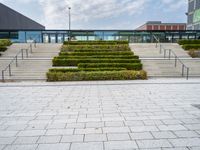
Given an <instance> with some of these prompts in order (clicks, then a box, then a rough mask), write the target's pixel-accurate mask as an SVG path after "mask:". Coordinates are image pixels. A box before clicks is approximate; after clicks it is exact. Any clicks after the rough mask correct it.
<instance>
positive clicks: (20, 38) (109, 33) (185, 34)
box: [0, 30, 200, 43]
mask: <svg viewBox="0 0 200 150" xmlns="http://www.w3.org/2000/svg"><path fill="white" fill-rule="evenodd" d="M154 36H156V37H157V38H158V39H160V41H161V42H177V40H179V39H200V31H198V30H197V31H194V30H188V31H136V30H129V31H125V30H115V31H113V30H105V31H103V30H96V31H92V30H80V31H79V30H72V31H67V30H44V31H0V38H9V39H11V40H12V41H13V42H19V43H26V42H27V41H28V40H35V41H36V42H37V43H62V42H63V41H67V40H69V37H71V40H74V41H94V40H107V41H109V40H126V41H129V42H130V43H152V42H156V41H155V39H154Z"/></svg>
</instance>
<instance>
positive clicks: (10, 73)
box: [1, 44, 32, 82]
mask: <svg viewBox="0 0 200 150" xmlns="http://www.w3.org/2000/svg"><path fill="white" fill-rule="evenodd" d="M29 49H30V53H32V44H30V45H29V48H26V49H21V50H20V51H19V52H18V53H17V54H16V55H15V56H14V57H13V59H12V60H11V62H10V63H9V64H8V65H7V66H6V67H5V68H4V69H3V70H2V71H1V73H2V82H5V72H6V71H7V70H8V71H9V76H12V70H11V65H12V64H13V63H14V62H15V64H16V67H18V58H19V55H21V59H22V60H23V59H24V51H25V53H26V58H28V51H29Z"/></svg>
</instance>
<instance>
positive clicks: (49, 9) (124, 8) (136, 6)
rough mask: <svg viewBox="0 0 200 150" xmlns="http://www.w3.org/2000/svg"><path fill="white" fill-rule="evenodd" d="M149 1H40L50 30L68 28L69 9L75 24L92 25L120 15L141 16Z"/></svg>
mask: <svg viewBox="0 0 200 150" xmlns="http://www.w3.org/2000/svg"><path fill="white" fill-rule="evenodd" d="M148 1H149V0H123V1H121V0H84V1H83V0H39V4H40V5H41V6H42V8H43V12H44V16H45V18H44V19H45V21H44V23H45V24H46V26H47V27H48V28H66V27H67V24H68V7H69V6H70V7H71V8H72V10H71V13H72V21H73V23H81V22H82V23H90V22H91V21H95V20H99V19H105V18H106V19H111V18H117V17H119V16H120V15H123V14H124V15H127V16H130V15H133V14H139V13H140V12H141V10H142V9H143V8H144V6H145V4H146V2H148Z"/></svg>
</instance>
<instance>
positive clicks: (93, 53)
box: [59, 52, 134, 56]
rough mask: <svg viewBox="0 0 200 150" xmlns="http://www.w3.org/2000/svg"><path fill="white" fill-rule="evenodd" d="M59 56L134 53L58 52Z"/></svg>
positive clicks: (130, 53)
mask: <svg viewBox="0 0 200 150" xmlns="http://www.w3.org/2000/svg"><path fill="white" fill-rule="evenodd" d="M59 55H60V56H93V55H134V53H133V52H60V54H59Z"/></svg>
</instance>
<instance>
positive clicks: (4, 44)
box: [0, 39, 12, 46]
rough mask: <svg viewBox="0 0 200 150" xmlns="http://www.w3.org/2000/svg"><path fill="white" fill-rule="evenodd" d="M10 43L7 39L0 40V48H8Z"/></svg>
mask: <svg viewBox="0 0 200 150" xmlns="http://www.w3.org/2000/svg"><path fill="white" fill-rule="evenodd" d="M10 45H12V42H11V41H10V40H8V39H0V46H10Z"/></svg>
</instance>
